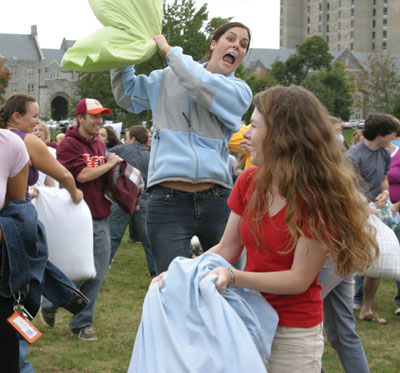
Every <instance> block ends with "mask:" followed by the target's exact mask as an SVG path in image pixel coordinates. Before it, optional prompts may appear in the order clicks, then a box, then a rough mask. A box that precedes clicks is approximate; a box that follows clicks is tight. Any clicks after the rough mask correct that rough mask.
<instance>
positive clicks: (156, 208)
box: [0, 22, 400, 373]
mask: <svg viewBox="0 0 400 373" xmlns="http://www.w3.org/2000/svg"><path fill="white" fill-rule="evenodd" d="M153 39H154V41H155V43H156V45H157V47H158V51H159V53H160V54H161V55H163V56H165V58H166V60H167V63H168V67H167V68H165V69H163V70H155V71H153V72H151V73H150V74H149V75H148V76H146V75H136V74H135V67H134V66H129V67H125V68H122V69H117V70H112V71H111V84H112V90H113V94H114V97H115V100H116V102H117V103H118V104H119V105H121V106H122V107H123V108H125V109H127V110H129V111H131V112H132V113H140V112H142V111H144V110H151V111H152V116H153V120H152V124H153V127H152V133H150V131H149V130H147V129H146V128H145V127H143V126H141V125H138V126H133V127H130V128H128V129H126V131H125V139H124V140H123V141H121V140H120V139H119V137H118V136H117V135H116V133H115V131H114V130H113V128H112V127H109V126H103V116H104V115H107V114H110V113H111V110H110V109H108V108H105V107H103V106H102V105H101V103H100V102H99V101H97V100H96V99H92V98H85V99H82V100H81V101H80V102H79V103H78V104H77V106H76V112H75V114H76V122H75V124H74V125H73V126H72V127H70V128H69V129H68V130H67V131H66V133H65V135H64V134H60V135H58V136H57V138H56V141H55V142H51V141H50V136H49V131H48V129H47V128H46V125H45V124H44V123H42V122H41V121H40V120H39V106H38V103H37V101H36V100H35V99H34V98H33V97H31V96H28V95H25V94H14V95H13V96H11V97H9V98H8V99H7V101H6V102H5V104H4V106H3V108H2V109H1V112H0V127H1V129H0V154H1V159H2V162H1V169H0V206H6V205H7V204H9V203H11V202H12V201H14V200H26V201H30V200H31V199H32V198H35V197H37V196H38V189H37V188H36V186H38V185H45V186H48V187H59V186H60V187H63V188H65V189H66V190H67V191H68V192H69V194H70V197H71V200H72V201H73V202H74V203H76V204H79V203H80V202H81V200H82V199H84V201H85V202H86V204H87V205H88V207H89V209H90V213H91V217H92V222H93V255H94V264H95V269H96V277H95V278H92V279H86V280H82V281H76V282H75V286H76V290H77V291H79V292H80V293H82V294H83V295H84V296H85V297H86V298H87V304H84V305H83V306H82V308H81V309H79V310H77V309H76V310H74V312H73V317H72V318H71V320H70V324H69V328H70V330H71V332H72V333H73V334H74V335H76V336H77V337H78V338H80V339H81V340H96V339H97V335H96V332H95V330H94V328H93V323H94V312H95V307H96V301H97V298H98V295H99V292H100V289H101V287H102V285H103V284H104V282H105V279H106V274H107V271H108V269H109V267H110V265H112V260H113V257H114V255H115V254H116V252H117V249H118V246H119V245H120V243H121V240H122V237H123V235H124V234H125V231H126V229H127V228H128V226H130V225H131V226H133V228H134V231H135V233H136V237H135V240H136V241H138V242H140V243H141V244H142V245H143V248H144V250H145V254H146V260H147V265H148V270H147V272H148V275H149V276H151V277H153V280H152V282H151V285H150V286H158V287H159V288H160V289H162V287H163V284H164V282H165V279H166V276H167V275H168V268H169V265H170V264H171V262H172V261H173V260H174V259H175V258H176V257H178V256H180V257H187V258H189V257H190V255H191V250H190V249H191V246H190V244H191V239H192V237H193V236H197V237H198V239H199V241H200V244H201V247H202V250H203V251H204V252H206V251H207V252H211V253H215V254H218V255H220V256H222V257H223V258H224V259H225V260H226V261H227V262H229V263H230V264H232V265H233V264H235V263H236V264H235V267H232V268H231V267H218V268H215V269H213V270H212V271H210V273H209V276H213V275H216V280H215V287H216V289H217V290H218V291H219V292H220V293H224V292H225V291H226V290H227V288H228V287H242V288H248V289H253V290H256V291H259V292H261V294H262V295H263V296H264V298H265V300H266V301H267V302H268V303H269V304H270V305H271V306H272V307H273V308H274V309H275V310H276V312H277V313H278V315H279V324H278V328H277V330H276V333H275V336H274V339H273V343H272V349H271V354H270V356H269V358H268V359H267V361H266V362H265V365H266V369H268V371H269V372H279V373H281V372H294V371H307V372H320V371H321V370H322V355H323V350H324V338H323V329H325V332H326V335H327V339H328V342H329V343H330V344H331V345H332V347H333V348H334V349H335V350H336V351H337V353H338V355H339V358H340V361H341V363H342V365H343V367H344V369H345V371H357V372H369V368H368V361H367V358H366V355H365V353H364V350H363V347H362V343H361V339H360V337H359V336H358V335H357V333H356V332H355V320H354V317H353V307H359V308H360V315H359V319H360V320H365V321H370V322H375V323H379V324H385V323H386V320H385V319H384V318H383V317H381V316H379V315H377V314H376V313H375V312H373V311H372V303H373V299H374V296H375V294H376V292H377V290H378V285H379V279H375V278H371V277H365V278H362V277H359V276H357V280H356V294H355V296H354V299H353V295H354V281H353V278H354V274H355V273H357V272H363V271H364V270H365V269H366V268H368V267H369V266H370V265H371V263H372V262H373V261H374V260H375V259H376V257H378V256H379V247H378V245H377V242H376V239H375V234H374V228H373V226H372V225H371V224H370V222H369V220H368V217H369V215H370V214H371V213H373V212H372V210H371V208H370V207H369V205H368V203H370V204H371V203H373V204H374V207H375V208H376V209H380V208H382V207H384V206H385V205H386V204H387V203H388V201H391V202H392V203H393V209H394V210H395V212H397V213H398V211H399V205H400V192H399V185H400V168H399V167H400V161H399V159H398V156H399V154H400V153H399V152H398V150H399V146H398V145H396V144H392V140H394V139H395V137H396V136H398V135H400V122H399V121H398V120H397V119H396V118H394V117H392V116H390V115H386V114H373V115H370V116H369V117H368V118H367V119H366V121H365V128H364V130H363V131H356V132H355V133H354V134H353V140H354V143H353V144H352V146H351V147H350V148H349V147H347V146H345V144H346V143H345V140H344V138H343V135H342V133H341V127H340V119H338V118H334V117H331V116H329V114H328V112H327V110H326V108H325V107H324V106H323V105H322V104H321V103H320V102H319V100H318V99H317V98H316V97H315V96H314V94H312V93H311V92H309V91H308V90H306V89H304V88H301V87H298V86H291V87H281V86H277V87H273V88H270V89H267V90H265V91H263V92H260V93H258V94H257V95H255V97H254V99H253V95H252V92H251V90H250V88H249V87H248V85H247V84H246V83H245V82H244V81H242V80H241V79H238V78H235V76H234V73H235V71H236V69H237V68H238V67H239V65H240V64H241V62H242V61H243V59H244V57H245V56H246V53H247V52H248V50H249V46H250V41H251V34H250V30H249V29H248V28H247V27H246V26H245V25H243V24H241V23H238V22H230V23H227V24H224V25H223V26H221V27H220V28H218V29H217V31H216V32H215V33H214V35H213V36H212V39H211V42H210V45H209V48H208V50H207V53H206V58H205V62H203V63H199V62H196V61H193V59H192V58H191V57H190V56H188V55H186V54H184V53H183V51H182V49H181V48H180V47H173V46H170V45H169V44H168V41H167V40H166V38H165V37H164V36H163V35H157V36H154V38H153ZM252 102H253V103H254V106H255V109H254V112H253V113H252V117H251V120H250V124H249V125H247V126H241V118H242V116H243V115H244V113H245V112H246V111H247V110H248V108H249V106H250V104H251V103H252ZM232 155H233V156H234V159H235V160H236V161H237V163H236V166H235V167H232ZM122 161H126V162H128V163H129V164H130V165H131V166H133V167H135V168H136V169H138V170H139V171H140V173H141V175H142V177H143V179H144V182H145V191H144V192H143V193H142V195H141V196H140V199H139V201H138V204H137V207H136V209H135V211H134V212H133V213H132V214H128V213H127V212H126V211H124V210H123V209H122V208H121V207H120V206H119V205H118V204H117V203H116V202H113V201H110V200H109V198H107V197H106V195H105V193H104V191H105V189H106V187H107V173H108V172H109V171H110V170H112V169H114V168H115V167H116V165H117V164H118V163H120V162H122ZM389 197H390V200H389ZM4 210H5V209H4V208H3V209H2V210H1V211H0V217H2V214H1V213H2V212H3V211H4ZM3 230H4V229H3V223H2V221H1V220H0V241H1V242H2V245H5V246H7V245H9V242H8V241H7V237H6V236H5V235H3V234H2V232H3ZM396 235H397V237H399V239H400V231H396ZM50 249H51V248H50ZM241 256H242V257H245V264H242V262H241V261H238V259H239V258H240V257H241ZM1 260H2V263H3V261H4V258H3V257H2V258H1ZM2 265H3V264H2ZM3 280H4V279H3V278H2V279H1V281H3ZM396 283H397V289H398V294H397V296H396V302H397V305H398V308H397V309H396V311H395V312H396V314H398V315H400V282H398V281H397V282H396ZM22 285H23V286H25V285H26V284H22ZM1 289H2V288H0V290H1ZM80 293H79V294H80ZM12 295H13V294H12ZM44 295H45V296H44V297H43V301H42V304H41V309H40V311H39V314H40V317H41V319H42V321H43V323H44V325H45V326H46V327H47V328H53V327H54V325H55V322H56V312H57V309H58V308H59V307H60V306H62V307H64V306H63V305H62V304H61V303H59V302H57V299H55V298H56V297H55V298H54V297H53V298H51V297H48V296H47V294H44ZM0 302H1V303H0V304H1V319H0V341H1V344H2V346H3V345H4V346H7V348H2V349H0V360H1V361H2V365H3V362H5V364H6V366H7V368H8V371H9V372H18V371H20V369H21V371H22V369H24V371H25V372H29V371H33V369H32V367H31V366H30V365H29V364H28V363H27V362H26V361H25V360H24V358H25V355H26V353H27V344H26V342H25V341H24V340H22V339H18V337H17V333H16V332H15V331H14V330H13V329H11V326H10V325H9V324H8V323H7V321H6V320H7V318H8V317H9V316H10V315H11V314H12V312H13V307H14V306H15V297H14V298H13V297H10V296H9V294H7V293H6V292H3V291H2V292H1V293H0ZM71 312H72V311H71ZM199 348H201V347H200V346H199ZM232 363H233V364H234V362H232Z"/></svg>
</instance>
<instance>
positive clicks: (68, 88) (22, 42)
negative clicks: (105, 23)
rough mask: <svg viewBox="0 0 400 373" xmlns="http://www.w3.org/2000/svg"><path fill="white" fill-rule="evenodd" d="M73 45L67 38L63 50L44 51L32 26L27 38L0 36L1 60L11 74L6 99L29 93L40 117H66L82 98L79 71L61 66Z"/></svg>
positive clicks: (63, 42)
mask: <svg viewBox="0 0 400 373" xmlns="http://www.w3.org/2000/svg"><path fill="white" fill-rule="evenodd" d="M73 43H74V41H70V40H65V38H64V40H63V41H62V43H61V47H60V49H42V48H40V45H39V42H38V34H37V27H36V26H32V27H31V33H30V34H28V35H20V34H0V58H1V59H2V60H3V62H4V67H5V68H8V69H10V71H11V77H10V81H9V84H8V87H7V89H6V92H5V94H4V97H5V98H7V97H9V96H11V95H12V94H14V93H15V92H23V93H28V94H30V95H32V96H34V97H35V98H36V99H37V101H38V103H39V108H40V113H39V115H40V118H42V119H54V120H60V119H64V118H66V117H67V116H68V109H69V105H70V104H71V103H72V101H74V100H77V99H78V98H79V97H78V92H77V84H76V83H77V81H78V77H79V72H77V71H70V70H66V69H64V68H62V67H61V59H62V57H63V55H64V53H65V51H66V50H67V49H68V48H70V47H71V46H72V45H73Z"/></svg>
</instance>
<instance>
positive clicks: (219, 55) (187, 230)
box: [111, 22, 252, 273]
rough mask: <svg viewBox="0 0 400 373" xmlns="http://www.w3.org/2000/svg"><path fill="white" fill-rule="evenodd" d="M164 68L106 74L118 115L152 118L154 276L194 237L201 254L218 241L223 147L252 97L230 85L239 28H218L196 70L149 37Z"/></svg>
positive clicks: (242, 42)
mask: <svg viewBox="0 0 400 373" xmlns="http://www.w3.org/2000/svg"><path fill="white" fill-rule="evenodd" d="M153 39H154V40H155V42H156V43H157V46H158V50H159V53H160V54H162V55H165V56H166V59H167V63H168V65H169V66H168V67H167V68H165V69H163V70H156V71H153V72H152V73H151V74H150V75H149V76H145V75H138V76H136V75H135V69H134V67H133V66H130V67H127V68H124V69H118V70H113V71H111V79H112V88H113V93H114V97H115V99H116V101H117V102H118V104H119V105H121V106H122V107H124V108H125V109H127V110H129V111H131V112H134V113H139V112H141V111H143V110H148V109H151V110H152V113H153V125H154V134H153V143H152V147H151V155H150V164H149V174H148V184H147V188H148V194H149V197H148V213H147V217H146V220H147V229H148V234H149V240H150V244H151V247H152V251H153V255H154V259H155V264H156V269H157V272H158V273H161V272H162V271H165V270H166V269H167V268H168V266H169V264H170V262H171V261H172V260H173V259H174V258H175V257H177V256H188V255H189V251H190V240H191V238H192V237H193V236H194V235H196V236H198V237H199V240H200V243H201V245H202V247H203V249H204V250H208V249H209V248H210V247H212V246H213V245H215V244H216V243H217V242H218V241H219V239H220V238H221V236H222V233H223V231H224V227H225V224H226V221H227V219H228V215H229V209H228V207H227V204H226V201H227V198H228V196H229V194H230V191H231V187H232V179H231V177H230V174H229V169H228V148H227V144H228V141H229V139H230V137H231V136H232V134H233V133H234V132H237V131H238V130H239V128H240V121H241V118H242V116H243V114H244V113H245V112H246V110H247V109H248V107H249V106H250V103H251V100H252V93H251V90H250V88H249V87H248V86H247V84H246V83H245V82H244V81H242V80H240V79H237V78H235V76H234V72H235V70H236V69H237V68H238V66H239V65H240V63H241V62H242V61H243V58H244V57H245V55H246V53H247V51H248V49H249V45H250V39H251V36H250V31H249V29H248V28H247V27H246V26H244V25H243V24H241V23H238V22H231V23H227V24H224V25H222V26H221V27H220V28H218V29H217V30H216V32H215V33H214V35H213V37H212V40H211V42H210V45H209V50H208V52H209V54H210V58H209V61H208V63H204V64H200V63H198V62H195V61H193V59H192V58H191V57H190V56H187V55H185V54H183V53H182V49H181V48H179V47H171V46H170V45H169V44H168V42H167V40H166V39H165V37H164V36H163V35H157V36H154V38H153Z"/></svg>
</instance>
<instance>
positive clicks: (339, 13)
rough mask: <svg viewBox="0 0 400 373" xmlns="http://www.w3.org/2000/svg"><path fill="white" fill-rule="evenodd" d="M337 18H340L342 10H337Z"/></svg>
mask: <svg viewBox="0 0 400 373" xmlns="http://www.w3.org/2000/svg"><path fill="white" fill-rule="evenodd" d="M338 18H339V19H340V18H342V11H341V10H339V12H338Z"/></svg>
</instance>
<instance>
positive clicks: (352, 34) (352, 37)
mask: <svg viewBox="0 0 400 373" xmlns="http://www.w3.org/2000/svg"><path fill="white" fill-rule="evenodd" d="M350 39H354V31H353V30H351V31H350Z"/></svg>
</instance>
